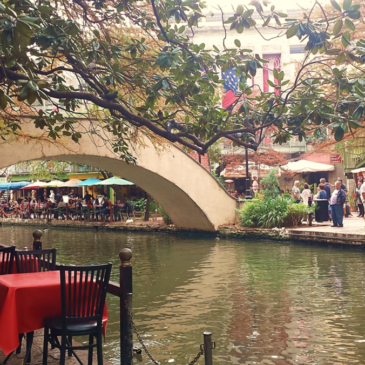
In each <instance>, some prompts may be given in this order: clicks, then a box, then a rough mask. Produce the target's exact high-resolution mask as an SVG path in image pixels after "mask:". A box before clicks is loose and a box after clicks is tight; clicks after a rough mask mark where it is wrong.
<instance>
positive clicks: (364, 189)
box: [360, 181, 365, 219]
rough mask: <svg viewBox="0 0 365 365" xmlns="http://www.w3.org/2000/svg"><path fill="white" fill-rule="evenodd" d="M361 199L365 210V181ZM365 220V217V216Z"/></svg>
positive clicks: (361, 190)
mask: <svg viewBox="0 0 365 365" xmlns="http://www.w3.org/2000/svg"><path fill="white" fill-rule="evenodd" d="M360 198H361V201H362V204H363V205H364V209H365V181H364V182H363V183H362V185H361V188H360ZM364 219H365V215H364Z"/></svg>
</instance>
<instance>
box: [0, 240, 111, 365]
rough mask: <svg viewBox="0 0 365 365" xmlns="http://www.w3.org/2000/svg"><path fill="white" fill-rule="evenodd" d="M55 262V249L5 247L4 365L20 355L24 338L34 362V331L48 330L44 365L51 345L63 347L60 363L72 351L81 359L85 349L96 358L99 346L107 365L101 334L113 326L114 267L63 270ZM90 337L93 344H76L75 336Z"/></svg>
mask: <svg viewBox="0 0 365 365" xmlns="http://www.w3.org/2000/svg"><path fill="white" fill-rule="evenodd" d="M14 261H15V262H14ZM55 262H56V250H55V249H52V250H39V251H16V250H15V246H13V247H5V248H0V273H1V275H0V349H1V350H2V351H3V352H4V354H5V355H7V358H6V359H5V361H4V362H3V364H5V363H6V361H7V360H8V358H9V357H10V356H11V354H12V353H13V352H14V351H15V350H17V353H20V345H21V339H22V337H23V334H26V340H27V341H26V353H25V357H24V364H25V363H27V362H30V361H31V347H32V342H33V333H34V331H35V330H37V329H41V328H43V327H45V335H44V354H45V355H44V358H43V364H47V351H48V343H51V345H52V348H54V347H56V348H59V349H60V351H61V357H60V359H61V362H60V364H63V363H64V359H65V353H66V351H68V355H69V356H71V355H72V356H75V357H77V354H76V353H75V352H74V350H75V349H77V350H80V349H85V350H88V351H89V353H88V354H89V357H90V356H92V349H93V347H96V348H97V358H98V364H102V352H101V336H102V334H105V329H106V322H107V310H106V306H105V305H104V303H105V296H106V290H107V285H108V281H109V277H110V271H111V264H106V265H91V266H62V265H56V263H55ZM84 335H88V336H89V344H88V345H86V346H80V345H77V346H75V345H72V337H73V336H84ZM57 336H61V341H60V342H59V341H58V339H57ZM94 337H95V338H96V343H95V345H94V344H93V338H94ZM62 359H63V360H62ZM91 359H92V358H91V357H90V360H89V362H88V363H89V364H91V361H92V360H91ZM62 361H63V362H62Z"/></svg>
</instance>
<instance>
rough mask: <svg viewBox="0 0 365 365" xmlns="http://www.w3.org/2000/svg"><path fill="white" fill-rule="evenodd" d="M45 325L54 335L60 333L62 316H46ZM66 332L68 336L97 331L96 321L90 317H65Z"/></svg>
mask: <svg viewBox="0 0 365 365" xmlns="http://www.w3.org/2000/svg"><path fill="white" fill-rule="evenodd" d="M44 325H45V327H48V328H49V329H50V330H51V333H53V334H55V335H58V334H59V335H61V333H62V317H47V318H45V319H44ZM66 326H67V334H68V335H70V336H82V335H84V334H90V333H92V332H97V329H98V322H97V321H96V320H95V319H90V318H67V319H66Z"/></svg>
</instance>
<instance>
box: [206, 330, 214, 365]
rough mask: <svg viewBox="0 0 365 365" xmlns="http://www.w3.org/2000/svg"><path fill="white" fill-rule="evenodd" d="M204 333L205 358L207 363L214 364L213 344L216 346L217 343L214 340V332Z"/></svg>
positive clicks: (208, 364)
mask: <svg viewBox="0 0 365 365" xmlns="http://www.w3.org/2000/svg"><path fill="white" fill-rule="evenodd" d="M203 335H204V360H205V365H213V354H212V350H213V348H214V347H213V344H214V346H215V343H214V342H212V332H203Z"/></svg>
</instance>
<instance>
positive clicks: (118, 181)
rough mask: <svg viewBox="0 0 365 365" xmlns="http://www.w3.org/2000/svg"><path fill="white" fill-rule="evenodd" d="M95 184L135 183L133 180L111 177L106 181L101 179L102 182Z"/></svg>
mask: <svg viewBox="0 0 365 365" xmlns="http://www.w3.org/2000/svg"><path fill="white" fill-rule="evenodd" d="M93 185H123V186H125V185H135V184H133V183H132V182H130V181H128V180H124V179H120V178H119V177H115V176H113V177H110V178H109V179H106V180H104V181H101V182H100V183H97V184H93Z"/></svg>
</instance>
